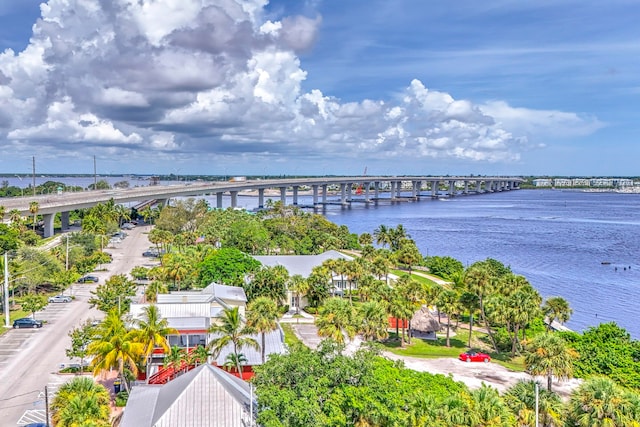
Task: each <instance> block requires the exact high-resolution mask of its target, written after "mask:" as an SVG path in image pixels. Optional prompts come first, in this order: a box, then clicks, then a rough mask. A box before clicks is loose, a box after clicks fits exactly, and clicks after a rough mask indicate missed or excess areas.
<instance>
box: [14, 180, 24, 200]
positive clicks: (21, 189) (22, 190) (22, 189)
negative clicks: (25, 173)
mask: <svg viewBox="0 0 640 427" xmlns="http://www.w3.org/2000/svg"><path fill="white" fill-rule="evenodd" d="M13 176H15V177H16V178H18V179H19V180H20V191H21V192H22V197H24V188H22V177H21V176H20V175H13Z"/></svg>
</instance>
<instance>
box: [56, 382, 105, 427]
mask: <svg viewBox="0 0 640 427" xmlns="http://www.w3.org/2000/svg"><path fill="white" fill-rule="evenodd" d="M110 401H111V398H110V396H109V392H108V391H107V389H106V388H104V386H103V385H101V384H96V383H95V382H94V381H93V379H91V378H87V377H75V378H73V379H72V380H71V381H69V382H67V383H65V384H63V385H62V386H61V387H60V388H59V389H58V392H57V393H56V395H55V397H54V398H53V401H52V402H51V406H50V408H51V419H52V421H53V423H54V425H55V426H56V427H77V426H91V427H109V426H110V425H111V423H110V422H109V421H110V415H111V413H110V407H109V404H110Z"/></svg>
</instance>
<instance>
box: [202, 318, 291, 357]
mask: <svg viewBox="0 0 640 427" xmlns="http://www.w3.org/2000/svg"><path fill="white" fill-rule="evenodd" d="M249 337H251V338H253V339H254V340H256V342H257V343H258V348H257V349H254V348H251V347H242V348H241V349H239V350H238V353H242V354H243V355H244V357H245V358H246V359H247V362H245V365H249V366H255V365H262V350H261V349H260V346H261V345H262V334H252V335H249ZM215 338H216V335H215V334H209V342H211V340H212V339H215ZM264 338H265V339H264V344H265V345H264V347H265V352H264V353H265V359H269V355H270V354H285V353H286V352H287V345H286V344H285V342H284V332H283V331H282V329H281V328H280V326H279V325H278V329H276V330H275V331H271V332H269V333H267V334H265V337H264ZM231 353H233V345H232V344H227V346H225V347H224V348H223V349H222V351H221V352H220V354H219V355H218V357H217V358H216V359H215V362H216V363H217V364H218V366H223V365H224V364H225V362H226V361H227V360H226V359H227V356H228V355H229V354H231Z"/></svg>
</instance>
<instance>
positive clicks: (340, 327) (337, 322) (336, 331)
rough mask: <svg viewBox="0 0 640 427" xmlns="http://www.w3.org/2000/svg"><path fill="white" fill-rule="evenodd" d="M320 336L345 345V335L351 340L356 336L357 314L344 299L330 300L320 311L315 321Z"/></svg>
mask: <svg viewBox="0 0 640 427" xmlns="http://www.w3.org/2000/svg"><path fill="white" fill-rule="evenodd" d="M315 323H316V326H318V335H319V336H321V337H329V338H332V339H334V340H335V341H336V342H338V343H340V344H343V343H344V336H345V334H346V335H347V337H349V339H353V337H355V335H356V324H357V322H356V313H355V310H354V308H353V306H352V305H351V304H350V303H349V302H348V301H346V300H343V299H342V298H337V297H333V298H329V299H328V300H326V301H325V302H324V304H323V305H322V306H321V307H320V309H319V310H318V317H316V320H315Z"/></svg>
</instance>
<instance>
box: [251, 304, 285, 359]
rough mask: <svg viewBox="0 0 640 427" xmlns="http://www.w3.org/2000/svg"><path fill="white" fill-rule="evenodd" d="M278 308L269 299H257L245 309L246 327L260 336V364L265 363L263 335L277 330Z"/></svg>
mask: <svg viewBox="0 0 640 427" xmlns="http://www.w3.org/2000/svg"><path fill="white" fill-rule="evenodd" d="M279 316H280V313H279V312H278V306H277V304H276V302H275V301H274V300H272V299H271V298H269V297H258V298H256V299H254V300H253V301H251V302H250V303H249V306H248V307H247V326H248V327H249V328H250V329H251V330H254V331H256V332H257V333H259V334H260V337H261V343H260V354H261V356H262V363H264V362H265V350H266V344H265V335H266V334H267V333H269V332H271V331H275V330H276V329H277V328H278V317H279Z"/></svg>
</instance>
